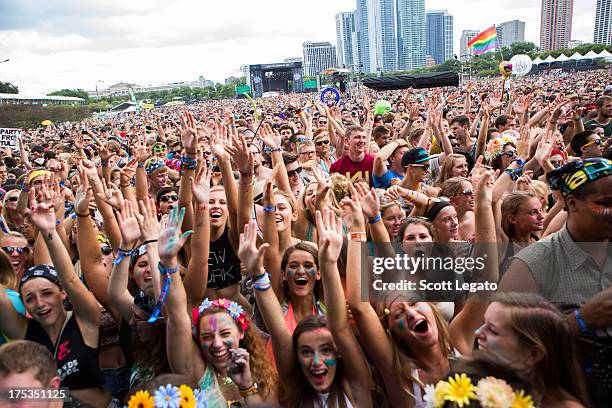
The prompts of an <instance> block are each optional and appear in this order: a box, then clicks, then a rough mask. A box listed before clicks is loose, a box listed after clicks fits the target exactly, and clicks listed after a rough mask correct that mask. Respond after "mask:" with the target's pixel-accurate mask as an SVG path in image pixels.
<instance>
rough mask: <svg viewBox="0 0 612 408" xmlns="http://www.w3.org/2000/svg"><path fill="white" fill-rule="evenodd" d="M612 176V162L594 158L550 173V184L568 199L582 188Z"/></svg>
mask: <svg viewBox="0 0 612 408" xmlns="http://www.w3.org/2000/svg"><path fill="white" fill-rule="evenodd" d="M610 175H612V160H608V159H604V158H599V157H598V158H593V159H585V160H576V161H573V162H570V163H568V164H566V165H565V166H561V167H559V168H558V169H555V170H553V171H551V172H550V173H548V176H547V179H548V184H550V187H551V188H552V189H553V190H559V191H561V194H562V195H563V196H564V197H566V196H568V195H569V194H571V193H572V192H573V191H575V190H576V189H578V188H579V187H580V186H583V185H585V184H588V183H591V182H593V181H595V180H598V179H600V178H602V177H606V176H610Z"/></svg>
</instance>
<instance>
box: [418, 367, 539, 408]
mask: <svg viewBox="0 0 612 408" xmlns="http://www.w3.org/2000/svg"><path fill="white" fill-rule="evenodd" d="M424 399H425V403H426V404H427V408H441V407H443V406H444V404H446V402H450V403H454V406H459V407H461V408H463V407H464V406H465V407H469V406H470V405H471V402H470V401H478V402H479V404H480V406H481V407H483V408H535V404H534V402H533V399H532V398H531V395H528V394H525V391H523V390H519V391H514V390H513V389H512V387H511V386H510V385H508V383H507V382H505V381H504V380H500V379H499V378H495V377H485V378H482V379H480V381H478V384H476V386H474V384H472V380H471V379H470V377H468V376H467V375H465V374H455V375H454V376H451V377H448V381H439V382H438V383H437V384H436V385H435V386H434V385H432V384H430V385H427V386H426V387H425V396H424Z"/></svg>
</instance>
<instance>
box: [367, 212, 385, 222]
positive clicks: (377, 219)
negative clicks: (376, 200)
mask: <svg viewBox="0 0 612 408" xmlns="http://www.w3.org/2000/svg"><path fill="white" fill-rule="evenodd" d="M380 220H382V216H381V215H380V213H378V214H376V216H375V217H373V218H370V220H369V221H368V223H370V224H376V223H377V222H379V221H380Z"/></svg>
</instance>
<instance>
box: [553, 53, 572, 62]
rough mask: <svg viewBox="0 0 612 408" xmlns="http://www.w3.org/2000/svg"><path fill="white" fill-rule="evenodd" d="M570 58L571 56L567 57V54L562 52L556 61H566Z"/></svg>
mask: <svg viewBox="0 0 612 408" xmlns="http://www.w3.org/2000/svg"><path fill="white" fill-rule="evenodd" d="M568 59H569V58H568V57H567V55H565V54H561V55H559V56H558V57H557V58H555V61H557V62H564V61H567V60H568Z"/></svg>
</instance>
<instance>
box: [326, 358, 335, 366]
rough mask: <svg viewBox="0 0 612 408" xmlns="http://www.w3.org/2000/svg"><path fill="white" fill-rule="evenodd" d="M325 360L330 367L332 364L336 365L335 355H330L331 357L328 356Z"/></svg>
mask: <svg viewBox="0 0 612 408" xmlns="http://www.w3.org/2000/svg"><path fill="white" fill-rule="evenodd" d="M323 362H324V363H325V365H326V366H328V367H330V366H335V365H336V362H337V360H336V358H335V357H330V358H326V359H325V360H323Z"/></svg>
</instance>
